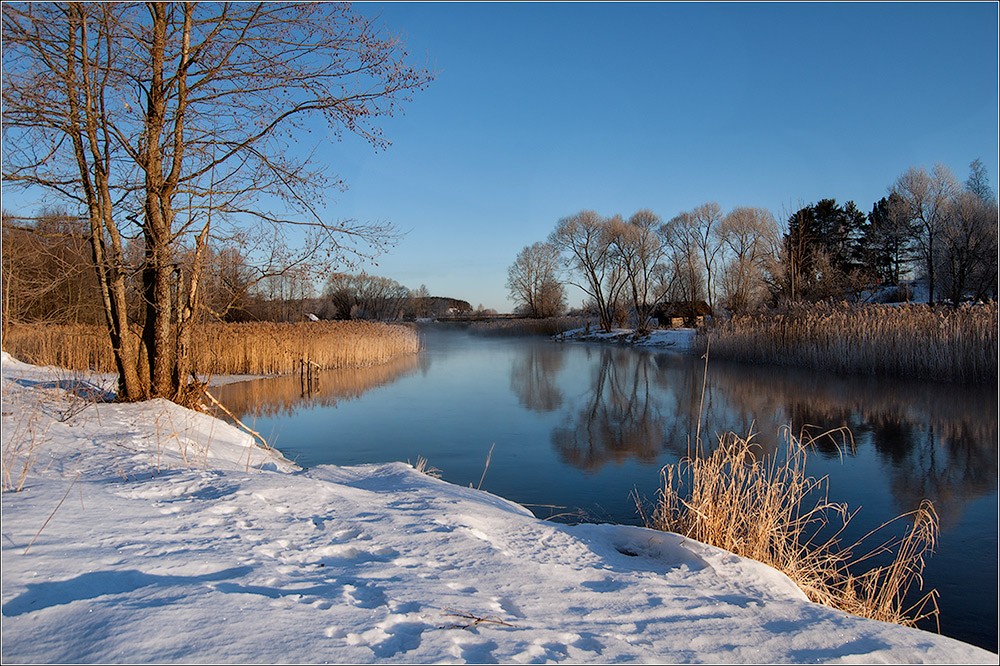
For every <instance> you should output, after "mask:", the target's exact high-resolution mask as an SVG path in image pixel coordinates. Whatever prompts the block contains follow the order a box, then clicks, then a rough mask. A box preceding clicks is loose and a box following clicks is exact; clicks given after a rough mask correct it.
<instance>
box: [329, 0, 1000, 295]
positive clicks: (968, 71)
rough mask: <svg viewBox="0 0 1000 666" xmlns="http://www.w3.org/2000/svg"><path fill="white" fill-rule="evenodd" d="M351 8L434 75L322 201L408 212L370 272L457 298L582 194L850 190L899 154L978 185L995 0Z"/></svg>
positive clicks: (719, 195)
mask: <svg viewBox="0 0 1000 666" xmlns="http://www.w3.org/2000/svg"><path fill="white" fill-rule="evenodd" d="M356 8H357V9H358V10H359V11H361V12H363V13H365V14H367V15H370V16H377V17H379V18H378V20H379V21H381V22H383V23H384V24H385V25H386V26H387V27H388V28H389V29H391V30H393V31H394V32H396V33H397V34H400V35H401V36H402V37H403V38H404V39H405V41H406V44H407V48H408V50H409V51H410V53H411V55H412V56H413V57H414V58H415V59H418V60H419V61H421V62H423V61H425V60H426V62H427V63H428V65H429V66H430V67H431V68H432V69H433V70H435V71H436V72H437V78H436V80H435V81H434V82H433V83H432V84H431V85H430V87H429V88H428V89H426V90H425V91H422V92H420V93H418V94H417V95H416V96H415V98H414V100H413V102H412V103H411V104H410V105H408V106H407V107H406V111H405V114H404V115H403V116H401V117H397V118H394V119H392V120H391V121H390V122H389V123H387V126H386V129H387V135H388V137H389V138H390V139H391V140H392V142H393V145H392V146H391V147H390V148H389V149H388V150H387V151H384V152H381V153H379V154H374V153H373V152H372V151H371V150H370V149H368V148H366V147H365V146H363V145H358V146H349V145H347V144H348V143H349V142H346V141H345V142H344V143H343V144H341V145H340V146H339V147H335V148H334V149H333V150H334V152H336V151H338V150H344V151H345V152H346V153H347V154H348V155H349V157H348V159H347V160H345V166H347V167H348V168H346V169H344V170H341V171H340V173H341V174H342V175H343V176H344V177H345V178H346V179H347V182H348V184H349V186H350V189H349V191H348V192H347V193H346V194H345V195H343V196H342V197H341V198H340V201H339V204H338V205H337V206H335V207H334V208H332V209H331V210H334V209H336V208H340V209H342V211H343V215H344V216H347V217H357V218H361V219H379V220H388V221H391V222H393V223H394V224H396V225H397V226H398V227H399V228H401V229H403V230H405V231H407V232H408V234H407V236H406V237H405V238H404V240H403V241H402V242H401V243H400V244H399V245H398V246H397V247H396V248H395V250H394V251H393V252H392V253H391V254H389V255H387V256H384V257H382V259H381V260H380V261H379V266H378V267H377V268H376V269H373V272H378V273H380V274H383V275H388V276H390V277H393V278H395V279H397V280H399V281H400V282H402V283H403V284H406V285H407V286H410V287H417V286H419V285H420V284H421V283H423V284H426V285H427V287H428V288H429V289H430V291H431V292H432V293H434V294H440V295H450V296H455V297H458V298H462V299H465V300H468V301H469V302H470V303H471V304H472V305H473V306H476V305H478V304H483V305H484V306H486V307H492V308H496V309H498V310H501V311H509V309H510V308H511V304H510V303H509V302H508V300H507V294H506V289H505V288H504V282H505V280H506V270H507V267H508V266H509V265H510V264H511V263H512V262H513V260H514V257H515V255H516V254H517V252H518V251H519V250H520V249H521V248H522V247H524V246H525V245H529V244H531V243H533V242H535V241H538V240H544V238H545V237H546V236H547V235H548V233H549V232H550V231H551V230H552V228H553V227H554V226H555V224H556V222H557V220H558V219H559V218H561V217H564V216H566V215H570V214H573V213H575V212H577V211H580V210H583V209H594V210H597V211H598V212H600V213H602V214H605V215H611V214H614V213H621V214H623V215H629V214H631V213H633V212H635V211H636V210H638V209H640V208H644V207H649V208H652V209H653V210H654V211H656V212H657V213H658V214H659V215H660V216H661V217H663V218H669V217H672V216H673V215H676V214H677V213H678V212H680V211H682V210H689V209H691V208H693V207H695V206H697V205H699V204H702V203H705V202H707V201H716V202H718V203H719V204H720V205H721V206H722V208H723V209H724V210H728V209H730V208H732V207H734V206H738V205H751V206H763V207H766V208H768V209H770V210H771V211H772V212H773V213H774V214H775V215H776V216H778V217H779V218H781V217H782V216H783V215H782V214H783V213H790V212H792V211H794V210H796V209H797V208H798V207H800V206H801V205H805V204H809V203H813V202H815V201H817V200H819V199H821V198H827V197H832V198H836V199H837V200H839V201H846V200H854V201H855V202H856V203H857V204H858V206H859V207H860V208H861V209H862V210H870V209H871V205H872V203H874V201H876V200H877V199H879V198H880V197H882V196H884V195H885V193H886V189H887V187H888V186H889V185H890V184H891V183H892V182H893V181H894V180H895V179H896V178H897V177H898V176H899V175H900V174H901V173H902V172H903V171H905V170H906V169H907V168H908V167H910V166H921V165H923V166H926V167H927V168H928V169H929V168H931V167H932V166H933V165H934V164H936V163H939V162H940V163H942V164H944V165H946V166H948V167H949V168H951V169H952V171H953V172H954V173H955V175H956V176H957V177H958V178H959V179H960V180H964V179H965V178H966V177H967V175H968V165H969V163H970V162H971V161H972V160H973V159H975V158H977V157H979V158H981V159H982V160H983V162H984V164H985V165H986V168H987V170H988V171H989V175H990V179H991V182H992V184H993V187H994V190H996V189H997V172H998V169H997V120H998V110H997V96H998V92H997V76H998V74H997V4H996V3H884V4H883V3H878V4H869V3H803V4H787V3H765V4H743V3H719V4H716V3H680V4H674V3H663V4H661V3H635V4H625V3H610V4H605V3H596V4H576V3H565V4H564V3H552V4H532V3H509V4H508V3H497V4H493V3H490V4H459V3H432V4H423V3H389V4H383V3H364V4H360V5H357V6H356ZM353 148H359V149H360V153H354V152H353ZM333 159H334V163H335V164H336V157H333ZM573 296H576V295H575V294H574V295H572V296H571V301H570V305H572V306H575V305H579V298H573Z"/></svg>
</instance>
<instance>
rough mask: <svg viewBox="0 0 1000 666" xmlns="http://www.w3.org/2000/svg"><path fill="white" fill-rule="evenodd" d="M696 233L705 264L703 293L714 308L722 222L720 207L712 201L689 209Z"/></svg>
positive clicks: (695, 237)
mask: <svg viewBox="0 0 1000 666" xmlns="http://www.w3.org/2000/svg"><path fill="white" fill-rule="evenodd" d="M691 216H692V217H693V218H694V220H695V229H696V231H697V233H696V234H695V236H694V241H695V244H696V245H697V247H698V252H699V253H700V254H701V260H702V262H703V263H704V265H705V293H706V294H707V295H708V307H709V308H711V309H713V310H714V309H715V262H716V259H717V257H718V255H719V251H720V250H721V249H722V243H721V242H720V241H719V234H718V227H719V224H720V223H721V222H722V209H721V208H719V204H717V203H715V202H714V201H710V202H708V203H705V204H702V205H700V206H698V207H697V208H695V209H694V210H693V211H691Z"/></svg>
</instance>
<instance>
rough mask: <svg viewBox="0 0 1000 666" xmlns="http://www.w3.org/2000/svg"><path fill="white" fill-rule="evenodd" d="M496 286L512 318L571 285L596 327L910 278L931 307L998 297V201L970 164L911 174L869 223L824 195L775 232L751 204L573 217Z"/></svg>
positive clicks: (547, 311)
mask: <svg viewBox="0 0 1000 666" xmlns="http://www.w3.org/2000/svg"><path fill="white" fill-rule="evenodd" d="M507 278H508V279H507V288H508V290H509V294H510V297H511V299H512V300H513V301H514V302H515V303H516V304H517V307H518V311H520V312H521V313H523V314H525V315H528V316H532V317H547V316H553V315H558V314H561V313H562V312H563V311H564V310H565V308H566V286H567V285H573V286H576V287H578V288H579V289H581V290H582V291H583V292H584V294H586V297H587V299H586V302H585V304H584V309H586V310H589V311H590V312H592V313H593V314H594V315H596V316H597V318H598V320H599V322H600V326H601V327H602V328H604V329H606V330H608V329H611V328H612V327H614V326H616V325H617V326H623V325H626V324H627V323H629V322H630V321H631V322H632V323H634V325H635V326H636V327H637V328H639V329H640V330H643V329H647V328H649V327H650V326H651V323H652V321H653V317H654V316H655V315H656V314H658V313H662V312H664V311H666V310H667V309H669V308H668V307H667V306H668V305H671V306H676V304H689V305H691V306H694V305H696V304H699V303H702V302H704V305H705V311H708V312H717V311H719V310H723V311H727V312H730V313H744V312H748V311H752V310H754V309H757V308H760V307H762V306H766V305H776V304H778V303H781V302H789V301H820V300H828V299H844V298H848V299H855V300H858V299H862V298H865V297H873V296H874V295H875V294H877V293H879V292H884V291H886V290H888V291H892V288H895V289H896V290H897V291H898V290H899V289H900V288H901V287H902V286H903V284H904V282H905V281H907V280H912V279H921V280H923V281H924V282H925V283H926V285H927V289H928V300H929V301H930V302H931V303H934V302H936V301H937V300H941V298H942V297H943V298H944V299H946V300H947V301H948V302H950V303H953V304H958V303H960V302H962V301H963V300H969V299H972V300H986V299H996V297H997V201H996V196H995V195H994V193H993V191H992V189H991V188H990V186H989V183H988V179H987V175H986V171H985V169H984V167H983V164H982V162H981V161H980V160H978V159H977V160H975V161H974V162H972V164H971V165H970V175H969V178H968V179H967V180H966V181H965V183H963V184H960V183H959V182H958V181H957V180H956V179H955V177H954V176H953V175H952V174H951V172H950V171H949V170H948V169H947V168H945V167H943V166H937V167H935V168H934V169H933V171H932V172H931V173H928V172H927V171H926V170H925V169H923V168H917V167H915V168H911V169H908V170H907V171H906V172H905V173H903V174H902V175H901V176H900V177H899V178H898V179H897V180H896V181H895V182H894V183H893V184H892V185H891V186H890V187H889V188H888V193H887V195H886V196H885V197H883V198H881V199H880V200H878V201H876V202H875V203H874V204H873V206H872V208H871V211H870V212H868V213H865V212H863V211H862V210H860V209H859V208H858V207H857V205H856V204H855V203H854V202H853V201H848V202H846V203H844V204H840V203H838V202H837V201H836V200H835V199H832V198H831V199H822V200H820V201H818V202H816V203H814V204H810V205H807V206H804V207H802V208H800V209H799V210H797V211H795V212H794V213H792V214H791V215H790V216H789V217H788V218H787V220H785V222H784V224H779V222H778V221H777V220H776V219H775V217H774V215H773V214H772V213H771V212H769V211H767V210H765V209H762V208H753V207H736V208H733V209H732V210H730V211H728V212H724V211H723V210H722V209H721V208H720V207H719V205H718V204H716V203H714V202H708V203H705V204H703V205H701V206H698V207H696V208H694V209H692V210H689V211H682V212H680V213H678V214H677V215H675V216H674V217H672V218H670V219H669V220H666V221H664V220H662V219H661V218H660V217H659V216H658V215H657V214H656V213H654V212H652V211H650V210H640V211H638V212H636V213H635V214H633V215H632V216H631V217H629V218H627V219H626V218H624V217H622V216H621V215H612V216H610V217H604V216H601V215H599V214H598V213H596V212H594V211H581V212H579V213H577V214H575V215H571V216H568V217H565V218H563V219H561V220H559V222H558V223H557V224H556V227H555V229H554V230H553V231H552V232H551V233H550V234H549V236H548V238H547V239H546V240H545V241H544V242H537V243H534V244H532V245H529V246H526V247H525V248H524V249H522V250H521V252H520V253H519V254H518V256H517V258H516V259H515V261H514V263H513V264H512V265H511V266H510V268H509V269H508V273H507ZM904 291H905V290H904ZM892 296H893V295H892V294H890V295H889V297H890V298H891V297H892ZM897 297H898V296H897Z"/></svg>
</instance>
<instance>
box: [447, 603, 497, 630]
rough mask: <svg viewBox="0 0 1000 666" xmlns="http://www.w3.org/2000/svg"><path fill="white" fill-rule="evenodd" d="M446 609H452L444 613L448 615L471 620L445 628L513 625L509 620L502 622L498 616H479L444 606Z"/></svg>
mask: <svg viewBox="0 0 1000 666" xmlns="http://www.w3.org/2000/svg"><path fill="white" fill-rule="evenodd" d="M445 610H446V611H452V612H450V613H445V615H448V616H450V617H460V618H462V619H465V620H471V622H469V623H468V624H458V623H455V624H452V625H449V626H448V627H445V628H446V629H471V628H472V627H478V626H479V625H481V624H499V625H501V626H504V627H513V626H514V625H512V624H511V623H510V622H504V621H503V620H501V619H500V618H498V617H479V616H478V615H473V614H472V613H463V612H461V611H458V610H455V609H454V608H445Z"/></svg>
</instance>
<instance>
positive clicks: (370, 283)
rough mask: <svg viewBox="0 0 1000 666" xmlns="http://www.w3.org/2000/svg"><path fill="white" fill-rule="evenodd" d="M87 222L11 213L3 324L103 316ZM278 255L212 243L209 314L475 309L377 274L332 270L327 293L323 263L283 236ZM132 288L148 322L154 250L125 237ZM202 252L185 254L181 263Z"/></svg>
mask: <svg viewBox="0 0 1000 666" xmlns="http://www.w3.org/2000/svg"><path fill="white" fill-rule="evenodd" d="M89 233H90V231H89V229H88V228H87V221H86V220H84V219H81V218H79V217H77V216H72V215H69V214H68V213H67V212H66V211H65V210H61V209H44V210H42V211H41V212H40V214H39V215H37V216H35V217H32V218H17V217H14V216H11V215H9V214H7V213H6V212H5V213H4V214H3V261H2V268H3V271H2V276H3V279H2V302H3V310H2V312H3V330H4V332H6V330H7V327H8V326H9V325H10V324H11V323H18V322H20V323H39V322H45V323H52V324H90V325H97V324H101V323H103V318H104V312H103V306H102V304H101V292H100V290H99V289H98V288H97V279H96V277H95V274H94V264H93V258H92V256H91V247H90V243H89ZM272 254H273V256H272V258H271V261H269V262H267V263H266V264H260V263H252V262H250V261H249V260H248V259H247V257H246V256H245V254H244V252H243V250H242V249H241V248H240V247H239V246H237V245H235V244H231V243H222V244H219V245H214V244H209V245H207V246H206V247H205V249H204V250H203V256H202V261H203V263H204V267H203V277H202V280H201V283H200V286H199V288H200V290H201V302H202V306H203V307H202V308H201V309H200V311H199V314H198V317H199V319H200V320H201V321H230V322H232V321H302V320H303V319H305V318H307V317H308V316H309V315H313V316H315V317H317V318H320V319H366V320H373V321H393V320H399V319H416V318H421V317H444V316H449V315H455V314H468V313H471V312H472V311H473V308H472V306H471V305H469V303H468V302H467V301H463V300H459V299H455V298H449V297H442V296H431V295H430V293H429V292H428V290H427V287H426V286H424V285H421V286H420V287H419V288H417V289H415V290H410V289H408V288H406V287H404V286H403V285H402V284H400V283H398V282H396V281H395V280H392V279H390V278H386V277H379V276H375V275H368V274H367V273H364V272H362V273H359V274H347V273H334V274H332V275H330V276H329V277H328V278H327V280H326V283H325V285H324V287H323V289H322V291H321V293H319V294H318V295H317V290H316V288H315V268H314V267H313V266H311V265H308V264H305V263H297V262H295V261H289V260H288V258H287V257H286V256H285V254H284V253H283V252H282V251H281V246H280V244H276V245H275V247H274V249H273V250H272ZM124 255H125V256H124V262H123V263H124V264H125V266H126V268H127V276H126V279H125V281H124V282H125V289H126V290H127V292H128V293H130V294H133V296H132V297H131V298H130V299H129V302H130V303H131V304H132V310H131V311H130V312H129V316H130V320H131V321H133V322H135V323H136V325H138V326H141V325H142V323H143V321H144V316H145V312H146V310H145V308H144V307H142V305H141V304H142V299H141V297H140V296H141V293H142V288H143V286H142V270H141V267H142V265H143V261H144V258H143V257H144V251H143V248H142V243H141V242H139V241H136V242H133V243H129V244H126V245H125V250H124ZM191 260H193V257H190V256H182V257H181V262H185V261H191Z"/></svg>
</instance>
